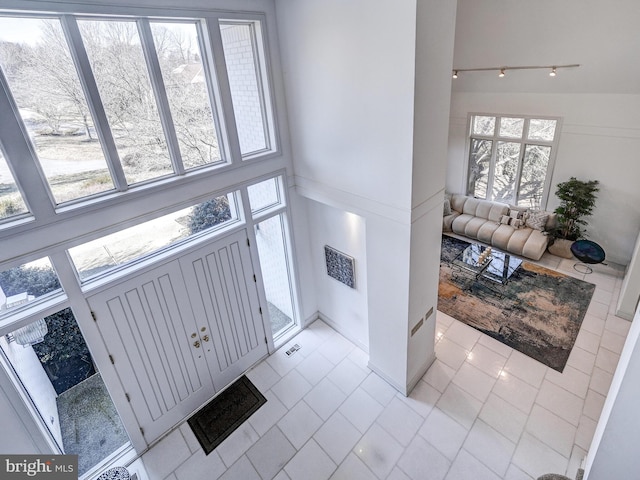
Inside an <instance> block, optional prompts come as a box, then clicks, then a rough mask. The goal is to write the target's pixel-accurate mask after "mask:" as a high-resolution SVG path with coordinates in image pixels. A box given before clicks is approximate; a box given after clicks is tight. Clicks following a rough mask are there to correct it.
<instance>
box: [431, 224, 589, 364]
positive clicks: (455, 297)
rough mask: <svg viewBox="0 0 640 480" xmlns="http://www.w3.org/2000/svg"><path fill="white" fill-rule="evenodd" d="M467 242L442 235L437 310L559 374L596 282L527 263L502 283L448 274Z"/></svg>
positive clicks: (565, 361) (470, 275)
mask: <svg viewBox="0 0 640 480" xmlns="http://www.w3.org/2000/svg"><path fill="white" fill-rule="evenodd" d="M468 245H469V242H465V241H463V240H459V239H457V238H453V237H448V236H443V237H442V253H441V257H440V284H439V288H438V310H440V311H441V312H443V313H446V314H447V315H450V316H451V317H453V318H455V319H457V320H460V321H461V322H464V323H466V324H467V325H470V326H471V327H474V328H476V329H477V330H480V331H481V332H483V333H485V334H487V335H489V336H491V337H493V338H495V339H496V340H499V341H500V342H502V343H504V344H505V345H508V346H510V347H512V348H514V349H516V350H518V351H520V352H522V353H524V354H525V355H528V356H529V357H531V358H534V359H535V360H538V361H539V362H541V363H544V364H545V365H547V366H549V367H551V368H553V369H554V370H557V371H559V372H562V371H563V369H564V367H565V365H566V363H567V359H568V358H569V354H570V353H571V349H572V348H573V344H574V343H575V340H576V337H577V336H578V331H579V330H580V325H581V324H582V320H583V318H584V315H585V313H586V312H587V308H588V307H589V302H590V301H591V297H592V296H593V292H594V290H595V285H592V284H590V283H587V282H584V281H582V280H578V279H576V278H573V277H570V276H567V275H564V274H562V273H559V272H555V271H553V270H549V269H548V268H544V267H540V266H538V265H534V264H533V263H529V262H526V261H525V262H522V265H521V266H520V267H518V269H517V270H516V271H515V272H514V274H513V276H512V277H511V278H510V280H509V282H508V283H507V285H504V286H503V285H500V284H496V283H494V282H491V281H490V280H487V279H482V278H480V279H475V278H474V276H473V275H472V274H470V273H455V272H454V273H455V274H454V275H453V276H452V268H451V266H450V262H451V260H453V259H454V258H455V256H456V255H458V253H460V252H461V251H463V250H464V249H465V248H466V247H467V246H468Z"/></svg>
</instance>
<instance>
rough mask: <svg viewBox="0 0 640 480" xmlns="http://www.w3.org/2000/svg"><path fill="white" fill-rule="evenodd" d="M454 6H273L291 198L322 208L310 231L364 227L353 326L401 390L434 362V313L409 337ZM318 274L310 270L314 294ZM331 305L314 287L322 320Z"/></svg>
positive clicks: (440, 179) (438, 180) (429, 0)
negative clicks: (356, 222)
mask: <svg viewBox="0 0 640 480" xmlns="http://www.w3.org/2000/svg"><path fill="white" fill-rule="evenodd" d="M455 7H456V4H455V1H453V0H449V1H447V2H442V1H436V0H425V1H420V2H416V1H409V2H394V1H391V0H373V1H371V0H369V1H365V0H358V1H349V2H344V1H340V0H323V1H320V0H317V1H311V0H309V1H302V2H301V1H294V0H276V11H277V16H278V28H279V35H280V47H281V54H282V66H283V73H284V81H285V91H286V96H287V105H288V112H289V125H290V129H291V138H292V151H293V161H294V171H295V183H296V191H297V192H298V193H299V194H301V195H303V196H306V197H307V198H309V199H312V200H314V201H315V202H318V203H317V204H315V206H313V207H311V208H309V209H308V212H309V222H310V224H311V225H313V224H318V225H321V226H322V227H321V228H324V226H325V225H326V222H327V220H328V219H331V218H333V221H335V220H336V219H339V218H341V216H342V215H345V214H346V212H352V213H355V214H357V215H359V216H361V217H363V218H364V225H365V231H366V245H365V247H366V271H367V302H366V309H365V304H364V303H363V302H358V303H357V305H358V308H359V309H360V311H354V312H352V313H351V315H352V316H353V317H354V320H353V322H352V324H356V323H358V322H360V319H361V318H367V322H368V327H369V328H368V330H369V354H370V361H369V364H370V366H371V367H372V368H373V369H374V370H375V371H377V372H378V373H379V374H381V375H382V376H383V377H385V378H386V379H387V380H388V381H389V382H390V383H391V384H393V385H394V386H396V388H398V389H399V390H401V391H403V392H404V391H407V389H410V387H411V382H412V377H413V375H414V373H415V374H416V375H418V374H419V372H421V371H424V370H425V369H426V368H427V366H428V364H429V363H430V362H431V361H432V360H433V330H434V328H433V327H434V324H433V322H434V318H435V316H433V317H432V318H431V319H430V320H429V322H431V324H430V325H427V327H426V328H423V329H422V330H420V334H419V335H418V334H417V335H416V336H414V337H413V338H410V334H409V332H410V330H411V327H412V326H413V325H414V324H416V323H417V322H418V321H419V320H418V317H421V318H423V317H424V314H425V313H426V311H427V310H428V308H429V307H430V306H431V307H434V308H435V303H436V301H435V298H436V295H437V281H436V280H435V279H436V277H437V271H438V270H437V265H438V262H437V251H438V248H439V244H440V243H439V242H440V238H439V232H440V229H441V225H440V223H441V221H442V202H441V195H442V190H443V187H444V170H445V165H446V138H447V131H448V118H449V114H448V112H449V95H450V88H451V85H450V79H449V71H450V69H451V64H452V54H453V36H454V25H455ZM318 204H325V205H328V206H331V207H335V208H337V209H338V210H339V212H333V213H330V210H329V209H328V207H322V206H320V205H318ZM435 212H437V214H436V213H435ZM337 223H338V224H340V223H341V222H340V221H338V222H337ZM312 228H313V227H312ZM336 230H337V229H336ZM327 235H329V234H328V233H326V232H324V235H323V237H324V238H326V237H327ZM314 236H315V235H314V234H312V237H314ZM331 236H332V238H333V241H337V242H339V241H345V240H346V238H347V234H346V232H344V231H343V232H337V231H335V232H333V231H332V233H331ZM435 237H437V238H435ZM313 241H314V240H312V242H313ZM413 242H415V245H414V243H413ZM314 249H316V250H317V247H314ZM314 255H315V254H314ZM325 275H326V273H325V272H324V268H322V269H319V268H318V267H317V266H316V268H315V276H316V285H324V282H326V279H324V278H323V277H324V276H325ZM412 288H413V289H412ZM423 288H426V289H428V290H423ZM338 298H339V297H338V295H336V294H335V292H332V294H326V292H323V290H322V288H321V287H318V300H319V301H318V309H319V311H320V312H324V311H325V309H330V310H331V311H334V310H335V301H336V300H337V299H338ZM348 305H349V306H353V305H356V302H353V301H350V302H349V303H348ZM336 314H337V311H336ZM361 330H362V331H364V329H363V328H361ZM347 333H348V332H347Z"/></svg>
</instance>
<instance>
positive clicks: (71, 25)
mask: <svg viewBox="0 0 640 480" xmlns="http://www.w3.org/2000/svg"><path fill="white" fill-rule="evenodd" d="M115 10H117V11H115V12H114V9H107V8H106V7H104V6H99V5H70V4H60V5H56V13H51V12H50V11H49V12H47V13H40V12H37V11H31V10H28V9H25V8H20V9H16V10H9V9H8V8H6V9H5V8H3V9H2V10H0V15H2V16H7V17H31V18H44V19H59V21H60V22H61V25H62V27H63V30H64V31H65V37H66V39H67V44H68V46H69V48H70V50H71V54H72V57H73V63H74V67H75V69H76V71H77V72H78V76H79V79H80V83H81V85H82V90H83V92H84V94H85V98H86V100H87V104H88V107H89V109H90V111H91V113H92V116H93V121H94V125H95V128H96V134H97V136H98V137H99V139H100V144H101V147H102V150H103V152H104V155H105V160H106V162H107V166H108V168H109V172H110V174H111V177H112V180H113V183H114V187H115V188H114V189H111V190H108V191H105V192H100V193H96V194H92V195H88V196H85V197H81V198H77V199H73V200H69V201H65V202H61V203H56V201H55V198H54V197H53V194H52V192H51V188H50V187H49V183H48V180H47V179H46V177H45V176H44V172H43V171H42V167H41V165H40V161H39V160H38V156H37V154H36V152H35V148H34V146H33V144H32V141H31V140H30V138H29V133H28V132H27V130H26V126H25V124H24V122H23V120H22V118H21V116H20V114H19V112H18V108H17V105H16V103H15V100H14V99H13V97H12V94H11V90H10V85H9V83H8V81H7V79H6V78H5V76H4V74H2V72H0V107H2V106H3V105H6V106H7V107H9V108H2V110H3V113H2V115H1V116H2V117H3V123H7V124H8V125H9V126H10V127H11V128H10V130H12V131H13V132H14V134H12V133H11V132H10V131H9V128H8V129H6V132H5V134H2V132H0V143H2V142H3V140H4V144H5V147H6V148H4V149H3V154H4V156H5V159H6V161H7V163H8V164H9V165H10V169H11V170H12V173H13V174H14V181H15V183H16V185H17V187H18V189H19V190H20V192H21V193H22V197H23V200H24V202H25V204H26V206H27V208H28V209H29V212H28V213H25V214H21V215H19V216H12V217H7V218H5V219H0V232H2V231H3V230H5V229H13V228H14V227H18V226H19V225H21V224H23V223H25V221H24V220H25V218H26V219H27V220H28V221H29V223H35V224H42V223H45V224H46V223H50V222H52V221H54V218H55V217H56V215H59V214H61V213H67V212H71V211H77V212H78V213H80V212H83V211H87V210H91V209H92V208H93V205H95V204H100V206H101V207H102V206H104V207H108V206H109V205H110V203H111V202H112V201H119V200H118V199H119V197H120V196H122V195H132V196H134V197H135V195H133V194H134V192H137V191H139V190H148V189H161V188H166V187H167V186H169V185H171V184H174V183H177V184H179V183H181V179H182V178H184V177H186V176H190V177H193V176H202V177H205V176H216V175H220V174H221V173H222V172H224V171H227V170H233V169H236V168H240V167H242V166H243V165H244V164H247V163H252V162H253V161H262V160H267V159H269V158H273V157H280V156H281V148H280V141H279V134H278V127H277V121H276V119H277V112H276V111H275V108H276V107H275V104H274V98H275V96H274V90H273V89H274V85H273V83H274V79H273V75H272V73H271V68H270V57H269V52H270V47H269V40H268V36H267V23H268V22H267V18H266V14H263V13H253V12H252V13H249V12H247V13H230V12H222V11H215V10H166V9H153V10H152V11H150V9H149V8H147V7H119V8H117V9H115ZM107 12H108V13H107ZM79 20H116V21H117V20H122V21H134V22H135V23H136V26H137V30H138V33H139V35H140V41H141V42H142V48H143V52H144V56H145V65H146V67H147V72H148V74H149V77H150V81H151V84H152V88H153V90H154V93H155V97H156V103H157V105H158V111H159V114H160V120H161V124H162V130H163V133H164V134H165V137H166V141H167V147H168V152H169V156H170V159H171V164H172V167H173V170H174V171H173V172H172V173H170V174H168V175H163V176H160V177H156V178H152V179H148V180H144V181H141V182H137V183H133V184H131V185H129V184H128V183H127V180H126V178H125V176H124V171H123V168H122V163H121V159H120V158H119V155H118V152H117V151H116V147H115V142H114V140H113V136H112V134H111V128H110V126H109V123H108V120H107V117H106V114H105V112H104V106H103V103H102V100H101V99H100V95H99V92H98V88H97V84H96V83H95V78H94V75H93V72H92V70H91V65H90V62H89V58H88V56H87V52H86V49H85V48H84V44H83V43H82V41H81V39H82V37H81V35H80V31H79V29H78V23H77V22H78V21H79ZM154 21H157V22H165V23H166V22H178V23H179V22H189V23H191V22H193V23H195V24H196V28H197V29H198V32H199V33H201V34H202V35H201V38H200V41H199V44H200V45H199V46H200V49H201V52H202V63H203V68H204V70H205V72H206V73H207V74H206V75H205V78H206V83H207V93H208V96H209V101H210V105H211V111H212V117H213V122H214V126H215V127H214V128H216V131H217V134H218V144H219V148H220V156H221V160H220V161H218V162H215V163H211V164H206V165H201V166H197V167H193V168H188V169H186V168H185V167H184V164H183V163H182V157H181V153H180V150H179V145H178V144H177V143H176V142H177V140H176V137H175V125H174V124H173V120H172V118H171V112H170V109H169V105H168V102H167V98H166V91H164V90H163V89H164V82H163V78H162V72H161V70H160V67H159V63H158V58H157V54H156V51H155V48H154V43H153V36H152V34H151V30H150V23H152V22H154ZM222 21H233V22H238V23H247V24H252V25H254V27H255V28H253V32H254V37H255V38H256V48H255V49H254V51H255V52H256V59H255V62H256V70H257V72H256V78H257V80H258V83H259V86H260V87H261V88H260V92H259V93H260V100H261V105H262V107H263V114H262V116H261V117H262V121H263V124H264V128H265V141H266V143H267V148H266V149H264V150H260V151H257V152H251V153H250V154H248V155H245V156H244V157H243V156H242V155H241V152H240V146H239V139H238V133H237V128H236V124H235V118H234V110H233V103H232V99H231V91H230V88H229V80H228V76H227V71H226V64H225V60H224V52H223V45H222V39H221V35H220V23H221V22H222ZM158 90H162V92H161V94H160V95H158ZM4 118H6V119H7V122H4ZM3 130H5V129H3ZM18 131H19V132H20V135H19V136H16V135H15V133H16V132H18ZM7 143H9V144H10V145H9V146H8V147H7V146H6V144H7ZM32 206H34V207H33V208H32ZM58 218H59V217H58ZM34 221H35V222H34ZM18 230H21V229H20V228H18Z"/></svg>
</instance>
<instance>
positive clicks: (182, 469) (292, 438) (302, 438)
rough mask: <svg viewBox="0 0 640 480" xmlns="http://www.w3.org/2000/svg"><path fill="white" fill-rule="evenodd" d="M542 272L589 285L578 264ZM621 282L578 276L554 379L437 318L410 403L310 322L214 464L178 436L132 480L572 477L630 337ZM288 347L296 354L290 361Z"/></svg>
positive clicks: (608, 276)
mask: <svg viewBox="0 0 640 480" xmlns="http://www.w3.org/2000/svg"><path fill="white" fill-rule="evenodd" d="M541 263H542V264H544V265H546V266H548V267H551V268H555V269H558V270H560V271H563V272H565V273H568V274H571V275H574V276H578V277H582V278H585V276H584V275H579V274H578V273H577V272H575V271H574V270H573V263H574V262H573V261H568V260H561V259H559V258H557V257H553V256H551V255H546V256H545V257H543V259H542V262H541ZM621 276H622V275H621V274H620V273H619V272H618V271H616V270H615V269H611V268H608V267H604V266H598V267H597V268H596V269H595V271H594V273H593V274H591V275H587V276H586V280H587V281H590V282H591V283H595V284H596V286H597V287H596V291H595V294H594V297H593V300H592V302H591V305H590V306H589V310H588V312H587V315H586V317H585V319H584V322H583V324H582V328H581V331H580V334H579V335H578V338H577V341H576V345H575V347H574V349H573V351H572V353H571V356H570V358H569V361H568V364H567V367H566V368H565V371H564V373H562V374H560V373H558V372H556V371H554V370H551V369H549V368H547V367H546V366H544V365H542V364H540V363H538V362H536V361H534V360H532V359H530V358H528V357H526V356H524V355H523V354H521V353H519V352H517V351H514V350H513V349H511V348H509V347H507V346H505V345H503V344H501V343H499V342H497V341H495V340H493V339H491V338H490V337H488V336H485V335H482V334H481V333H479V332H478V331H476V330H474V329H472V328H470V327H468V326H466V325H464V324H462V323H460V322H458V321H457V320H454V319H453V318H451V317H447V316H446V315H444V314H441V313H439V314H438V316H437V338H436V342H437V343H436V354H437V360H436V361H435V363H434V364H433V366H432V367H431V368H430V369H429V371H428V372H427V373H426V375H425V376H424V377H423V378H422V380H421V381H420V382H419V383H418V385H417V386H416V388H415V389H414V390H413V392H412V393H411V395H410V396H409V397H404V396H403V395H401V394H399V393H398V392H397V391H396V390H394V389H393V388H392V387H390V386H389V385H388V384H387V383H385V382H384V381H383V380H381V379H380V378H379V377H378V376H377V375H376V374H374V373H372V372H371V371H370V370H369V369H368V368H367V355H366V354H365V353H364V352H363V351H361V350H360V349H358V348H356V347H355V346H354V345H353V344H352V343H351V342H349V341H347V340H345V339H344V338H343V337H342V336H340V335H339V334H338V333H336V332H335V331H334V330H332V329H331V328H330V327H328V326H327V325H326V324H324V323H322V322H321V321H316V322H315V323H313V324H312V325H311V326H309V327H308V328H307V329H306V330H304V331H303V332H301V333H300V334H299V335H298V336H297V337H295V338H294V339H293V340H292V341H291V342H289V343H288V344H287V345H285V346H284V347H283V348H281V349H280V350H278V351H277V352H276V353H275V354H273V355H272V356H271V357H269V358H267V359H266V360H264V361H263V362H261V363H260V364H259V365H257V366H256V367H255V368H254V369H252V370H251V371H250V372H249V373H248V376H249V378H250V379H251V380H252V381H253V382H254V384H255V385H256V386H257V387H258V388H259V389H260V390H261V391H262V392H263V393H264V395H265V396H266V397H267V399H268V401H267V403H266V404H265V405H264V406H263V407H262V408H261V409H260V410H259V411H258V412H256V413H255V414H254V415H253V416H252V417H251V418H250V419H249V421H247V422H246V423H245V424H244V425H243V426H242V427H240V428H239V429H238V430H236V431H235V432H234V433H233V434H232V435H231V436H230V437H229V438H228V439H227V440H225V441H224V442H223V443H222V444H221V445H220V446H219V447H218V448H217V449H216V450H215V451H214V452H212V453H211V454H210V455H208V456H207V455H204V453H203V452H202V450H201V448H200V447H199V445H198V443H197V441H196V439H195V437H194V436H193V434H192V432H191V430H190V429H189V427H188V425H186V424H183V425H181V426H180V428H179V429H177V430H174V431H173V432H172V433H171V434H169V435H168V436H167V437H165V438H164V439H163V440H162V441H161V442H160V443H159V444H157V446H155V447H154V448H153V449H151V450H150V451H149V452H148V453H146V454H145V455H144V456H143V457H142V462H143V463H144V467H145V468H146V472H144V471H142V470H141V471H140V472H139V477H140V478H141V480H147V478H148V480H160V479H167V480H198V479H208V480H213V479H217V478H220V479H239V480H252V479H256V480H268V479H272V478H275V479H276V480H286V479H293V480H296V479H304V480H323V479H329V478H331V479H336V480H339V479H345V480H358V479H376V478H379V479H394V480H399V479H414V480H418V479H421V480H422V479H436V480H440V479H446V480H465V479H473V480H478V479H480V480H485V479H486V480H494V479H509V480H516V479H518V480H520V479H522V480H525V479H535V478H537V477H538V476H539V475H542V474H544V473H550V472H553V473H562V474H566V475H567V476H569V477H571V478H575V474H576V471H577V469H578V467H579V465H580V462H581V461H582V459H583V457H584V456H585V455H586V451H587V449H588V448H589V445H590V442H591V438H592V436H593V433H594V429H595V426H596V422H597V420H598V417H599V415H600V411H601V409H602V406H603V403H604V400H605V395H606V394H607V391H608V388H609V384H610V382H611V379H612V375H613V372H614V369H615V367H616V364H617V361H618V358H619V354H620V351H621V350H622V346H623V344H624V340H625V336H626V334H627V332H628V329H629V326H630V323H629V322H627V321H626V320H623V319H620V318H618V317H615V316H614V315H613V311H614V309H615V305H616V302H617V299H618V295H619V292H620V286H621V283H622V280H621ZM293 343H297V344H299V345H300V346H301V347H302V348H301V349H300V350H299V351H298V352H296V353H295V354H294V355H293V356H291V357H287V356H286V355H285V354H284V351H285V350H286V349H287V348H288V346H290V345H291V344H293ZM137 463H138V464H139V463H140V460H138V462H137ZM145 477H146V478H145Z"/></svg>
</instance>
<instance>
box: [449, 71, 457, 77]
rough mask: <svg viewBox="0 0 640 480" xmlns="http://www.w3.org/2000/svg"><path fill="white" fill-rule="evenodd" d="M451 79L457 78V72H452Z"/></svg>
mask: <svg viewBox="0 0 640 480" xmlns="http://www.w3.org/2000/svg"><path fill="white" fill-rule="evenodd" d="M451 78H458V70H454V71H453V75H452V76H451Z"/></svg>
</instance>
